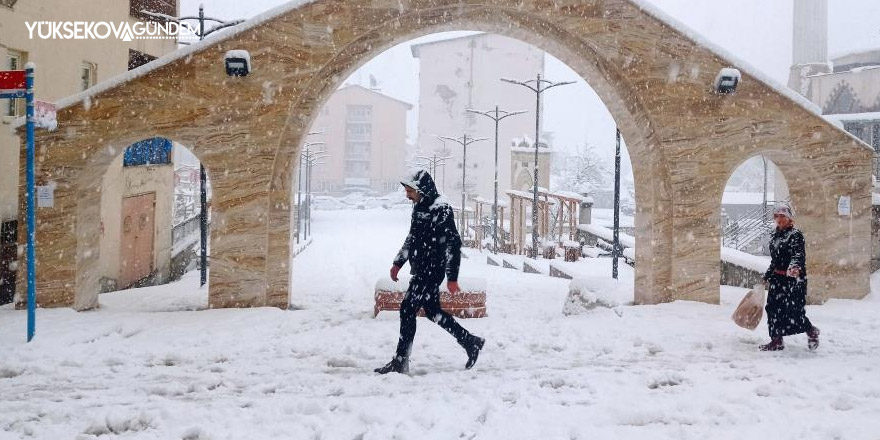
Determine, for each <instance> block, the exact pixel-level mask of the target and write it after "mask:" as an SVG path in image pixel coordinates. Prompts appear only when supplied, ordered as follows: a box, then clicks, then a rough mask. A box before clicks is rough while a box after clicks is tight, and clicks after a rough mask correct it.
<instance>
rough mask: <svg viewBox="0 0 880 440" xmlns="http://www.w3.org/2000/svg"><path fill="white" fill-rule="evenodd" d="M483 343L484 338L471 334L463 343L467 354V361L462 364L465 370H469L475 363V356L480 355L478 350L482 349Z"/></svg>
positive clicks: (484, 341)
mask: <svg viewBox="0 0 880 440" xmlns="http://www.w3.org/2000/svg"><path fill="white" fill-rule="evenodd" d="M485 343H486V340H485V339H483V338H481V337H479V336H471V337H470V338H469V340H468V342H467V343H466V344H464V351H466V352H467V356H468V360H467V363H466V364H464V368H465V369H466V370H470V369H471V368H472V367H473V366H474V364H476V363H477V358H478V357H479V356H480V350H482V349H483V344H485Z"/></svg>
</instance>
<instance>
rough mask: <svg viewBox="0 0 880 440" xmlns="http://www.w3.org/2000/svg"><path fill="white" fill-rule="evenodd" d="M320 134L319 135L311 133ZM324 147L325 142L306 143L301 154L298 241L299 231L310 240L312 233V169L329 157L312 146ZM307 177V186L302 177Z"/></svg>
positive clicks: (304, 237) (298, 195)
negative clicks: (318, 162) (319, 160)
mask: <svg viewBox="0 0 880 440" xmlns="http://www.w3.org/2000/svg"><path fill="white" fill-rule="evenodd" d="M309 134H318V133H309ZM315 145H324V142H306V143H305V144H304V145H303V149H304V150H305V151H303V152H302V154H300V173H301V175H300V182H299V183H300V184H299V185H298V187H299V189H300V192H299V194H297V212H298V213H299V214H298V215H297V228H296V229H297V232H296V236H297V239H298V238H299V231H303V239H306V238H308V236H309V234H310V233H311V220H312V219H311V203H312V195H311V194H312V167H313V166H314V165H316V164H317V160H318V159H322V158H324V157H327V154H325V153H321V152H316V151H312V149H311V148H312V146H315ZM303 175H304V176H305V184H304V185H303V183H302V180H303V179H302V177H303ZM303 186H305V192H306V197H305V199H306V200H305V207H303V204H302V187H303Z"/></svg>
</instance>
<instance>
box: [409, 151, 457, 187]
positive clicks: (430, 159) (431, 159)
mask: <svg viewBox="0 0 880 440" xmlns="http://www.w3.org/2000/svg"><path fill="white" fill-rule="evenodd" d="M416 159H419V160H422V161H424V163H425V165H427V167H426V168H428V170H429V171H430V172H431V175H432V176H433V177H434V179H435V180H436V179H437V167H439V166H440V165H443V166H446V161H447V160H449V159H452V156H438V155H437V153H436V152H435V153H433V154H432V155H430V156H421V155H419V156H416Z"/></svg>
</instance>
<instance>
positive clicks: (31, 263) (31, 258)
mask: <svg viewBox="0 0 880 440" xmlns="http://www.w3.org/2000/svg"><path fill="white" fill-rule="evenodd" d="M25 71H26V75H27V82H26V86H27V92H26V99H27V125H26V127H27V277H28V278H27V296H28V297H27V307H28V309H27V317H28V323H27V340H28V342H30V341H31V339H33V338H34V332H35V331H36V308H37V306H36V303H37V289H36V273H37V271H36V265H37V261H36V260H37V258H36V255H35V252H34V241H35V239H34V238H35V236H36V234H35V229H36V224H37V222H36V215H35V212H34V211H35V207H34V65H33V63H28V64H27V66H25Z"/></svg>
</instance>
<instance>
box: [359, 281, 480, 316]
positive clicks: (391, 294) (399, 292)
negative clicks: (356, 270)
mask: <svg viewBox="0 0 880 440" xmlns="http://www.w3.org/2000/svg"><path fill="white" fill-rule="evenodd" d="M409 281H410V278H409V277H400V281H398V282H396V283H395V282H394V281H391V280H390V279H387V278H386V279H382V280H379V281H378V282H376V293H375V306H374V308H373V317H376V316H377V315H379V312H381V311H383V310H384V311H398V310H400V304H401V302H403V297H404V296H405V295H406V290H407V289H408V288H409ZM458 284H459V286H460V287H461V292H459V293H457V294H455V295H452V294H450V293H449V291H447V289H446V282H445V281H444V282H443V284H441V285H440V307H441V308H442V309H443V310H445V311H446V312H447V313H449V314H450V315H452V316H455V317H456V318H485V317H486V316H487V314H486V280H484V279H480V278H460V279H459V280H458ZM419 316H425V312H424V310H419Z"/></svg>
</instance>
